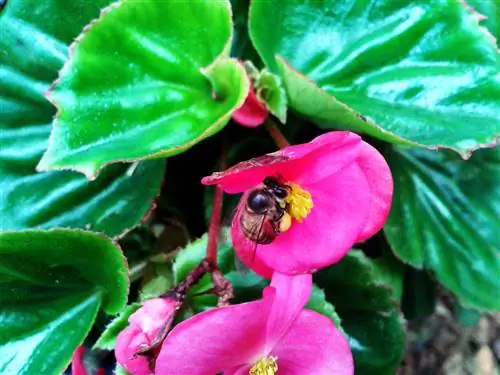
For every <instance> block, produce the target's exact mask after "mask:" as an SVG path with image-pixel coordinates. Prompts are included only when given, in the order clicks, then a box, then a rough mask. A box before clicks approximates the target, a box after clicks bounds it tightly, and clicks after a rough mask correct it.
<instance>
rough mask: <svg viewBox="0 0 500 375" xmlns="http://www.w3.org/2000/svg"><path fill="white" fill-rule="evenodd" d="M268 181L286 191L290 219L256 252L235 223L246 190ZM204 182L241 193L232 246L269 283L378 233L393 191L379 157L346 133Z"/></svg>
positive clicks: (310, 268)
mask: <svg viewBox="0 0 500 375" xmlns="http://www.w3.org/2000/svg"><path fill="white" fill-rule="evenodd" d="M269 176H278V177H279V178H280V179H281V181H284V184H285V185H288V186H289V187H291V188H290V191H291V193H290V194H289V199H290V200H289V201H288V202H287V215H285V216H287V219H288V220H287V225H285V226H284V227H283V228H282V229H284V230H285V231H284V230H281V233H279V234H278V235H277V236H276V238H274V240H273V241H272V242H271V243H269V244H259V245H258V246H257V247H256V244H255V242H253V241H250V240H249V239H248V238H247V236H245V234H244V233H243V232H242V229H241V222H240V220H241V215H243V214H245V206H246V204H247V197H248V195H249V193H250V192H251V191H253V190H254V189H255V188H256V187H262V186H263V184H262V183H263V181H264V178H266V177H269ZM202 183H203V184H206V185H212V184H218V185H219V186H220V187H222V188H223V189H224V191H225V192H226V193H230V194H235V193H244V194H243V197H242V199H241V200H240V203H239V206H238V209H237V211H236V214H235V215H234V217H233V222H232V239H233V245H234V248H235V251H236V253H237V254H238V256H239V257H240V258H241V260H242V261H243V262H244V263H245V264H246V265H247V266H249V267H250V268H252V269H253V270H254V271H255V272H257V273H258V274H260V275H261V276H264V277H267V278H270V276H271V275H272V273H273V271H274V270H276V271H279V272H281V273H286V274H298V273H308V272H314V271H315V270H317V269H320V268H323V267H326V266H329V265H331V264H333V263H335V262H338V261H339V260H340V259H341V258H342V257H343V256H344V255H345V254H346V253H347V252H348V251H349V249H350V248H351V247H352V246H353V244H354V243H356V242H359V241H363V240H366V239H367V238H369V237H371V236H372V235H373V234H375V233H376V232H377V231H379V230H380V229H381V228H382V226H383V225H384V223H385V221H386V219H387V215H388V214H389V209H390V205H391V200H392V189H393V185H392V176H391V173H390V170H389V167H388V165H387V163H386V161H385V160H384V158H383V157H382V155H380V153H379V152H378V151H377V150H376V149H375V148H373V147H372V146H370V145H369V144H368V143H366V142H364V141H363V140H362V139H361V137H359V136H358V135H356V134H354V133H351V132H347V131H335V132H329V133H326V134H323V135H321V136H319V137H317V138H315V139H313V140H312V141H311V142H309V143H306V144H300V145H294V146H289V147H286V148H283V149H281V150H279V151H277V152H274V153H272V154H268V155H264V156H262V157H258V158H255V159H251V160H249V161H246V162H242V163H239V164H237V165H235V166H233V167H231V168H229V169H227V170H225V171H222V172H216V173H214V174H212V175H211V176H209V177H205V178H203V180H202ZM290 219H291V220H290ZM281 224H283V223H281ZM281 224H280V228H281Z"/></svg>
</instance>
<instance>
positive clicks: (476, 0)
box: [464, 0, 500, 46]
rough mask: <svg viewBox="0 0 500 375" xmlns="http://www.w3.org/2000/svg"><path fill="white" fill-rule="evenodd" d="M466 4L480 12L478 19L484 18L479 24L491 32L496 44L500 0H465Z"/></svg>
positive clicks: (499, 29)
mask: <svg viewBox="0 0 500 375" xmlns="http://www.w3.org/2000/svg"><path fill="white" fill-rule="evenodd" d="M464 4H465V3H464ZM466 4H468V5H470V6H472V7H473V8H474V9H475V10H476V11H477V12H479V13H480V15H481V16H479V18H480V19H483V18H485V19H484V21H482V22H481V23H480V24H481V25H484V26H485V27H486V28H487V29H488V30H489V31H490V33H492V34H493V36H494V37H495V38H496V43H497V46H498V45H499V43H500V39H499V38H500V22H499V20H500V2H498V0H467V3H466ZM476 17H478V16H476Z"/></svg>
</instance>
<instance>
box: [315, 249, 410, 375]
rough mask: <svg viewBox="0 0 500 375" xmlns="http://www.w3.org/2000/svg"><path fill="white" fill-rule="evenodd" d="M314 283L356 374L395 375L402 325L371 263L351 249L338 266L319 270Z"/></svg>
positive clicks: (391, 300) (401, 344)
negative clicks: (334, 316)
mask: <svg viewBox="0 0 500 375" xmlns="http://www.w3.org/2000/svg"><path fill="white" fill-rule="evenodd" d="M314 281H315V283H316V284H317V285H318V286H319V287H320V288H322V289H324V292H325V295H326V300H327V301H328V302H329V303H331V304H333V305H334V306H335V310H336V312H337V313H338V315H339V316H340V319H341V321H342V328H343V330H344V331H345V332H346V334H347V336H348V340H349V344H350V346H351V349H352V351H353V355H354V365H355V372H356V375H364V374H369V375H377V374H380V375H388V374H395V372H396V369H397V368H398V367H399V364H400V361H401V359H402V357H403V353H404V341H405V337H404V323H403V318H402V314H401V312H400V311H399V308H398V307H397V304H396V302H395V300H394V296H393V294H392V291H391V289H390V287H389V286H387V285H386V284H385V283H384V282H383V280H380V277H379V275H378V272H377V270H376V269H375V267H374V265H373V262H372V261H371V260H370V259H369V258H367V257H366V256H364V254H363V253H362V252H361V251H359V250H351V251H350V252H349V253H348V254H347V256H345V257H344V258H343V259H342V260H341V261H340V262H339V263H337V264H334V265H333V266H330V267H329V268H327V269H324V270H322V271H319V272H318V273H317V274H316V275H315V276H314Z"/></svg>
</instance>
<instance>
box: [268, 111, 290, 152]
mask: <svg viewBox="0 0 500 375" xmlns="http://www.w3.org/2000/svg"><path fill="white" fill-rule="evenodd" d="M266 129H267V131H268V132H269V135H270V136H271V137H272V138H273V140H274V143H276V146H278V148H285V147H288V146H290V143H288V141H287V140H286V138H285V136H284V135H283V133H282V132H281V130H280V129H279V128H278V125H276V123H275V122H274V121H273V120H272V119H271V118H270V117H268V118H267V120H266Z"/></svg>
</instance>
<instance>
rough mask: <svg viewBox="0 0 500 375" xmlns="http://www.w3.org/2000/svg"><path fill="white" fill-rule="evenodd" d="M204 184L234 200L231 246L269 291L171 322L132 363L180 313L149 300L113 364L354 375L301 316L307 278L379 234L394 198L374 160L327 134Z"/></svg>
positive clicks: (354, 141) (361, 147)
mask: <svg viewBox="0 0 500 375" xmlns="http://www.w3.org/2000/svg"><path fill="white" fill-rule="evenodd" d="M202 182H203V183H204V184H207V185H210V184H217V185H219V186H220V187H221V188H222V189H224V191H225V192H227V193H230V194H235V193H242V198H241V200H240V203H239V205H238V208H237V210H236V214H235V215H234V218H233V222H232V227H231V234H232V239H233V246H234V248H235V251H236V253H237V254H238V256H239V257H240V258H241V260H242V261H243V262H244V263H246V265H247V266H248V267H250V268H251V269H252V270H254V271H255V272H256V273H258V274H260V275H262V276H263V277H267V278H270V279H271V284H270V286H269V287H267V288H265V289H264V291H263V295H262V298H261V299H260V300H258V301H253V302H248V303H242V304H236V305H231V306H224V307H219V308H215V309H212V310H209V311H206V312H203V313H200V314H197V315H195V316H194V317H192V318H190V319H188V320H185V321H183V322H181V323H179V324H178V325H176V326H175V327H174V328H173V329H172V330H171V331H170V332H169V333H168V335H166V338H165V340H164V341H163V343H162V345H161V349H159V351H156V352H155V353H154V356H153V357H147V356H141V353H142V352H141V345H142V346H143V345H146V346H148V345H151V344H152V342H153V341H155V340H157V338H158V336H161V334H160V331H162V330H165V327H166V326H168V328H170V325H171V322H172V319H173V318H172V317H173V315H174V313H175V311H176V310H177V309H178V305H177V304H176V303H177V301H175V300H169V299H159V300H152V301H147V302H146V303H145V304H144V305H143V307H142V308H141V309H140V310H138V311H137V312H136V313H135V314H134V315H132V316H131V317H130V319H129V322H130V326H129V327H128V328H127V329H126V330H124V331H123V332H122V333H121V334H120V336H119V338H118V342H117V346H116V352H117V360H118V362H119V363H120V364H121V365H122V366H124V367H125V368H126V369H127V370H128V371H129V372H131V373H132V374H134V375H136V374H137V375H142V374H153V373H155V374H180V375H182V374H186V375H187V374H191V375H196V374H200V375H201V374H207V375H213V374H219V373H224V374H225V375H227V374H250V375H272V374H286V375H290V374H300V375H307V374H310V375H316V374H341V375H344V374H345V375H351V374H353V359H352V354H351V351H350V348H349V345H348V343H347V340H346V338H345V337H344V335H343V334H342V333H341V332H340V331H339V330H338V329H337V328H336V327H335V325H334V323H333V321H332V320H331V319H330V318H328V317H326V316H324V315H321V314H319V313H317V312H314V311H311V310H308V309H307V308H306V307H305V306H306V303H307V301H308V300H309V297H310V294H311V289H312V274H313V273H314V272H315V271H316V270H318V269H320V268H323V267H327V266H329V265H332V264H333V263H335V262H337V261H339V260H340V259H341V258H342V257H343V256H344V255H345V254H346V253H347V252H348V251H349V249H350V248H351V247H352V246H353V244H354V243H356V242H359V241H364V240H366V239H367V238H369V237H370V236H372V235H373V234H374V233H376V232H377V231H378V230H380V228H381V227H382V226H383V224H384V222H385V220H386V218H387V215H388V212H389V208H390V204H391V199H392V177H391V174H390V170H389V168H388V166H387V163H386V162H385V160H384V159H383V157H382V156H381V155H380V154H379V153H378V151H377V150H375V149H374V148H373V147H371V146H370V145H368V144H367V143H365V142H364V141H363V140H362V139H361V138H360V137H359V136H358V135H355V134H353V133H350V132H331V133H327V134H324V135H322V136H319V137H317V138H316V139H314V140H313V141H311V142H309V143H307V144H302V145H295V146H289V147H286V148H284V149H282V150H280V151H278V152H275V153H272V154H268V155H265V156H262V157H259V158H255V159H251V160H249V161H246V162H243V163H240V164H237V165H235V166H233V167H231V168H229V169H228V170H225V171H223V172H217V173H214V174H213V175H212V176H209V177H206V178H204V179H203V181H202ZM138 353H139V354H138ZM151 358H153V360H151Z"/></svg>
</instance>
